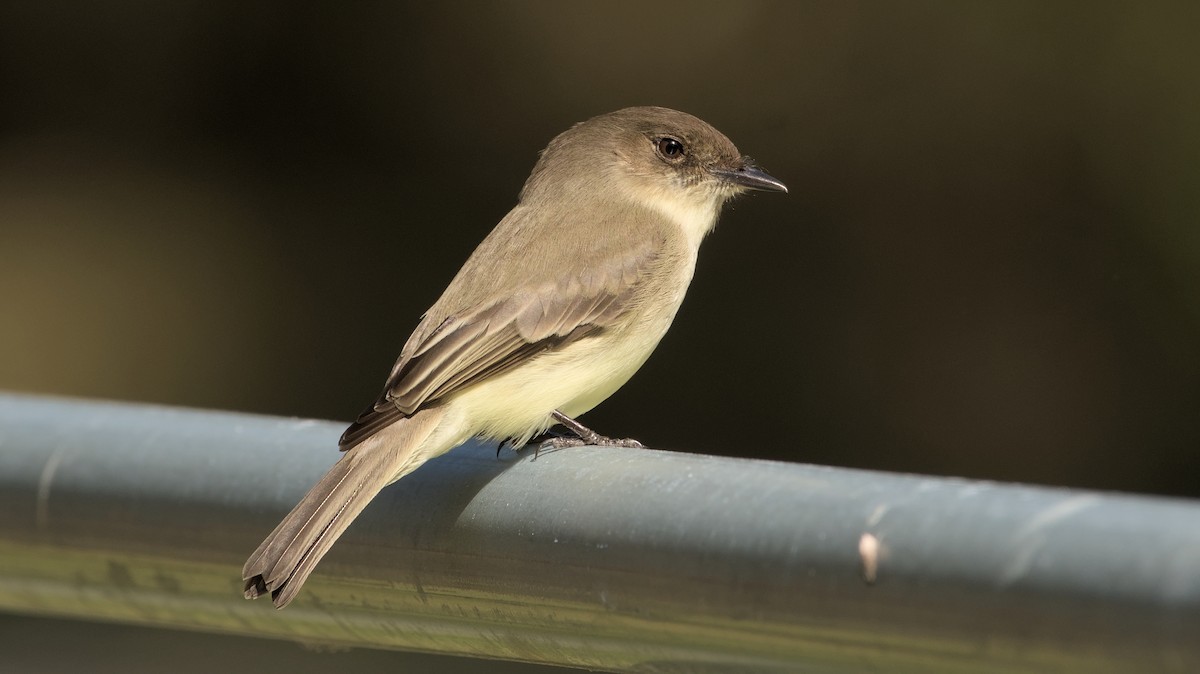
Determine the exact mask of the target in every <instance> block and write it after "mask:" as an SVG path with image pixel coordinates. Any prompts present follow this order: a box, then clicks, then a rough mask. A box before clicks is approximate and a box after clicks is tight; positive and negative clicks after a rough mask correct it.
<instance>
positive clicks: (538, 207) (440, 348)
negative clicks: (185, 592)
mask: <svg viewBox="0 0 1200 674" xmlns="http://www.w3.org/2000/svg"><path fill="white" fill-rule="evenodd" d="M747 189H754V190H771V191H779V192H786V191H787V188H786V187H785V186H784V185H783V183H781V182H780V181H778V180H776V179H775V178H772V177H771V176H769V175H767V174H766V173H764V172H763V171H762V170H760V169H759V168H757V167H756V166H755V165H754V164H753V163H752V162H751V161H750V160H749V159H748V158H746V157H744V156H742V155H741V154H740V153H739V152H738V150H737V148H736V147H734V145H733V143H732V142H730V141H729V139H728V138H726V137H725V136H724V135H722V134H721V132H719V131H717V130H716V129H714V128H713V127H712V126H710V125H708V124H707V123H705V122H704V121H702V120H700V119H697V118H696V117H693V116H691V115H689V114H686V113H683V112H678V111H676V110H670V109H667V108H658V107H636V108H626V109H624V110H618V111H616V112H612V113H609V114H606V115H600V116H598V117H593V118H592V119H589V120H587V121H585V122H580V123H578V124H576V125H575V126H573V127H571V128H570V129H568V130H567V131H565V132H563V133H562V134H560V135H559V136H558V137H556V138H555V139H554V140H552V141H550V144H549V145H548V146H547V147H546V149H545V150H544V151H542V154H541V157H540V158H539V160H538V162H537V164H536V165H535V166H534V168H533V172H532V173H531V174H530V176H529V179H528V180H526V181H525V186H524V188H522V190H521V194H520V198H519V200H518V202H517V205H516V206H515V207H514V208H513V209H512V210H511V211H510V212H509V213H508V215H506V216H505V217H504V219H503V220H501V221H500V224H498V225H496V228H495V229H493V230H492V232H491V234H489V235H488V236H487V238H485V239H484V240H483V242H482V243H480V244H479V247H478V248H476V249H475V252H474V253H472V254H471V256H470V258H468V259H467V262H466V264H464V265H463V267H462V269H460V270H459V272H458V274H457V275H456V276H455V277H454V280H453V281H451V282H450V285H449V287H447V288H446V290H445V292H443V293H442V296H441V298H439V299H438V301H437V302H435V303H434V305H433V306H432V307H430V309H429V311H427V312H425V316H424V319H423V320H422V321H421V323H420V324H419V325H418V326H417V329H416V330H415V331H414V332H413V333H412V335H411V336H410V337H409V338H408V341H407V342H406V343H405V345H404V348H403V349H402V350H401V352H400V358H399V359H398V360H397V361H396V365H395V366H394V367H393V368H392V372H391V374H390V375H389V376H388V378H387V383H386V384H385V385H384V389H383V393H382V395H380V397H379V399H378V401H377V402H376V403H375V404H374V405H372V406H371V407H370V408H368V409H367V410H366V411H365V412H364V413H363V414H361V415H360V416H359V417H358V419H356V420H355V422H354V423H353V424H352V425H351V426H350V428H349V429H347V430H346V432H345V434H344V435H343V436H342V438H341V442H340V447H341V449H342V450H343V451H344V452H345V454H344V455H343V456H342V457H341V460H339V461H338V462H337V463H336V464H334V466H333V467H332V468H330V469H329V472H328V473H326V474H325V476H324V477H322V478H321V479H320V481H318V482H317V484H316V485H315V486H313V488H312V489H311V490H309V492H308V493H307V494H306V495H305V496H304V498H303V499H301V501H300V503H299V504H297V505H296V507H295V508H294V509H293V510H292V511H291V512H290V513H288V515H287V516H286V517H284V518H283V521H282V522H280V523H279V526H277V527H275V530H274V531H272V532H271V534H270V535H269V536H267V538H266V540H264V541H263V542H262V544H261V545H260V546H258V549H257V550H255V551H254V554H252V555H250V559H249V560H247V562H246V565H245V567H244V568H243V569H242V576H243V578H244V579H245V581H246V582H245V593H246V597H247V598H248V599H254V598H256V597H259V596H261V595H263V594H265V593H267V592H270V593H271V598H272V600H273V601H274V603H275V606H276V607H278V608H283V607H284V606H286V605H287V604H288V603H289V602H291V601H292V599H294V598H295V597H296V594H297V593H298V592H299V590H300V586H301V585H302V584H303V583H304V581H305V579H306V578H308V575H309V574H310V573H312V571H313V568H314V567H316V565H317V563H318V562H319V561H320V560H321V557H322V556H324V555H325V553H326V552H328V551H329V548H330V546H332V545H333V543H334V541H336V540H337V539H338V537H339V536H340V535H341V534H342V532H344V531H345V530H346V527H347V526H349V525H350V522H352V521H353V520H354V518H355V517H357V516H358V514H359V513H360V512H362V510H363V508H365V507H366V505H367V503H369V502H370V501H371V499H372V498H374V497H375V495H376V494H377V493H378V492H379V490H380V489H382V488H383V487H385V486H387V485H388V484H390V483H392V482H395V481H396V480H398V479H400V478H401V477H403V476H405V475H407V474H408V473H410V472H412V471H413V470H415V469H416V468H417V467H418V466H420V465H421V464H422V463H424V462H425V461H427V460H429V459H430V458H432V457H435V456H438V455H440V454H442V453H444V452H446V451H448V450H449V449H450V448H452V447H454V446H456V445H458V444H460V443H462V442H464V441H465V440H467V439H468V438H471V437H473V436H478V437H482V438H491V439H493V440H497V441H503V440H505V439H508V440H509V441H511V442H512V444H513V446H514V447H520V446H522V445H524V444H525V443H526V442H528V441H529V440H530V439H531V438H533V437H535V436H538V435H539V434H542V433H544V432H545V431H546V430H547V429H549V428H550V427H551V426H553V425H554V424H555V423H558V424H562V425H563V426H565V427H566V428H567V430H568V431H569V432H570V433H571V434H572V436H571V437H559V438H556V439H554V440H551V441H550V442H552V443H554V444H556V445H559V446H562V445H569V444H596V445H624V446H640V444H638V443H637V442H636V441H632V440H613V439H610V438H606V437H604V436H601V435H598V434H597V433H595V432H593V431H591V430H589V429H588V428H586V427H584V426H583V425H582V424H580V423H579V422H577V421H575V418H576V417H577V416H579V415H581V414H583V413H584V412H587V411H588V410H590V409H592V408H593V407H595V406H596V405H597V404H598V403H600V401H602V400H604V399H605V398H607V397H608V396H610V395H611V394H612V393H613V392H614V391H616V390H617V389H618V388H620V387H621V385H622V384H624V383H625V382H626V381H628V380H629V378H630V377H631V376H632V375H633V373H634V372H636V371H637V369H638V368H639V367H641V365H642V363H644V362H645V361H646V359H647V358H648V357H649V356H650V353H651V352H652V351H653V350H654V347H655V346H657V345H658V342H659V340H661V339H662V337H663V335H664V334H665V333H666V331H667V328H668V327H669V326H670V325H671V321H672V320H673V319H674V318H675V313H676V311H678V309H679V305H680V303H681V302H682V301H683V296H684V293H685V292H686V291H687V288H688V284H689V283H690V282H691V280H692V274H693V272H694V270H695V266H696V255H697V253H698V251H699V249H700V241H701V240H702V239H703V238H704V235H705V234H707V233H708V232H709V231H710V230H711V229H712V228H713V225H714V224H716V221H717V215H718V214H719V213H720V210H721V206H722V205H723V204H724V203H725V202H726V201H727V200H728V199H729V198H730V197H732V196H734V195H736V194H738V193H740V192H743V191H745V190H747Z"/></svg>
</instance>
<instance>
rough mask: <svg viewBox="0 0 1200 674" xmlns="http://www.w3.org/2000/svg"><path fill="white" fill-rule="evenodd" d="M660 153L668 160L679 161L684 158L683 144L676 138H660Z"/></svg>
mask: <svg viewBox="0 0 1200 674" xmlns="http://www.w3.org/2000/svg"><path fill="white" fill-rule="evenodd" d="M658 153H659V154H661V155H662V156H663V157H664V158H666V159H679V158H680V157H682V156H683V143H681V142H679V141H678V140H676V139H674V138H670V137H667V138H659V139H658Z"/></svg>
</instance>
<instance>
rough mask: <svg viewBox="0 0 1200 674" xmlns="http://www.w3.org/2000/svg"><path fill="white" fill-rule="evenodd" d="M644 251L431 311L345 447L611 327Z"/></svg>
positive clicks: (648, 258) (638, 275)
mask: <svg viewBox="0 0 1200 674" xmlns="http://www.w3.org/2000/svg"><path fill="white" fill-rule="evenodd" d="M655 258H656V255H654V254H653V253H652V252H650V251H647V252H646V253H645V254H642V255H633V256H629V257H628V258H627V259H625V260H621V261H619V262H616V263H612V264H607V265H597V266H595V267H590V268H588V269H587V270H586V271H585V272H583V273H581V274H578V275H576V276H575V277H573V278H571V279H569V281H568V282H566V283H564V284H554V285H551V284H546V285H544V286H542V287H540V288H536V289H534V290H531V291H529V292H524V293H521V294H518V295H515V296H512V297H507V298H498V299H497V300H496V301H494V302H492V303H490V304H488V305H486V306H483V307H481V308H478V309H476V310H474V311H470V312H464V313H461V314H452V315H450V316H448V317H446V318H444V319H442V321H441V322H440V323H439V324H437V325H436V326H434V325H433V320H432V316H427V317H426V319H425V320H424V321H422V323H421V325H419V326H418V327H417V329H416V331H415V332H414V333H413V336H412V337H410V338H409V341H408V344H406V345H405V347H404V350H403V351H402V352H401V354H400V358H399V360H397V361H396V365H395V367H393V368H392V373H391V376H389V377H388V380H387V383H386V384H385V386H384V391H383V394H382V395H380V397H379V400H378V401H376V403H375V404H374V405H372V406H371V407H370V408H368V409H367V410H366V411H365V412H363V413H362V414H360V415H359V417H358V419H356V420H355V421H354V423H353V424H351V425H350V427H349V428H348V429H347V430H346V432H345V433H344V434H343V435H342V438H341V441H340V442H339V446H340V447H341V449H342V450H343V451H345V450H347V449H350V448H352V447H354V446H355V445H356V444H358V443H359V442H361V441H362V440H364V439H366V438H367V437H369V436H370V435H371V434H373V433H375V432H376V431H378V430H379V429H381V428H383V427H385V426H387V425H388V424H391V423H393V422H395V421H396V420H398V419H400V418H401V417H404V416H408V415H411V414H412V413H413V412H415V411H416V410H417V409H418V408H420V407H422V406H425V405H429V404H433V403H436V402H437V401H438V400H440V399H443V398H445V397H446V396H448V395H451V394H453V393H454V392H456V391H459V390H462V389H463V388H464V387H466V386H470V385H472V384H475V383H478V382H480V381H482V380H484V379H487V378H489V377H493V376H495V375H497V374H500V373H501V372H504V371H506V370H508V369H509V368H512V367H514V366H516V365H518V364H520V363H523V362H526V361H528V360H529V359H530V358H534V357H536V356H537V355H538V354H540V353H542V352H544V351H548V350H551V349H556V348H560V347H562V346H564V345H566V344H568V343H570V342H573V341H575V340H578V339H581V338H583V337H586V336H588V335H592V334H595V333H597V332H599V331H600V330H603V329H604V328H605V327H607V326H608V325H611V324H612V322H613V320H614V319H616V318H617V317H618V316H620V315H621V314H622V313H624V312H625V311H626V310H627V309H628V308H629V307H630V304H631V301H632V299H633V297H634V295H635V290H636V289H637V288H638V285H639V281H640V280H641V279H642V278H643V277H644V276H645V275H646V272H647V271H648V270H649V268H650V267H651V266H652V265H653V264H654V260H655Z"/></svg>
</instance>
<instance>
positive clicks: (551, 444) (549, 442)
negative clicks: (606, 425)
mask: <svg viewBox="0 0 1200 674" xmlns="http://www.w3.org/2000/svg"><path fill="white" fill-rule="evenodd" d="M551 416H553V417H554V420H555V421H557V422H558V423H560V424H562V425H563V426H564V427H565V428H566V429H567V430H568V431H569V432H570V433H571V435H553V436H551V437H549V438H547V439H545V440H543V441H542V443H541V445H540V446H541V448H543V449H547V448H553V449H562V448H564V447H581V446H584V445H592V446H594V447H632V448H635V449H642V448H644V447H645V445H643V444H642V443H640V442H638V441H637V440H634V439H633V438H610V437H608V436H605V435H600V434H599V433H597V432H596V431H593V430H592V429H590V428H588V427H587V426H584V425H583V424H581V423H579V422H578V421H575V420H574V419H572V418H571V417H569V416H567V415H565V414H563V413H562V412H559V411H558V410H555V411H554V412H553V413H552V414H551Z"/></svg>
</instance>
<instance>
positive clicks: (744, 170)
mask: <svg viewBox="0 0 1200 674" xmlns="http://www.w3.org/2000/svg"><path fill="white" fill-rule="evenodd" d="M713 173H714V174H716V175H718V176H720V177H721V178H723V179H725V180H728V181H729V182H731V183H733V184H735V185H740V186H742V187H745V188H747V189H751V190H763V191H765V192H787V191H788V189H787V185H784V184H783V183H781V182H779V180H777V179H775V178H772V177H771V176H770V175H768V174H767V172H766V171H764V170H762V169H760V168H758V167H757V166H755V165H753V164H750V163H747V164H744V165H743V166H742V167H741V168H739V169H735V170H732V171H729V170H725V169H716V170H714V171H713Z"/></svg>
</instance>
